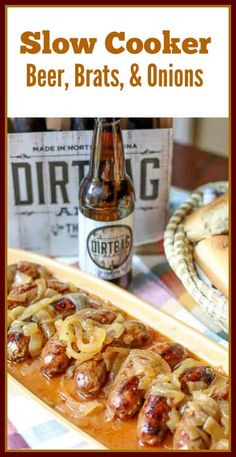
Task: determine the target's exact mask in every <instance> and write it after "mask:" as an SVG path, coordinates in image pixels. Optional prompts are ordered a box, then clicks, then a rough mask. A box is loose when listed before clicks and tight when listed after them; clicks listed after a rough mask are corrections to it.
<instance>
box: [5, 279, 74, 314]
mask: <svg viewBox="0 0 236 457" xmlns="http://www.w3.org/2000/svg"><path fill="white" fill-rule="evenodd" d="M45 287H46V289H52V290H54V291H55V293H58V294H66V293H69V292H76V291H78V288H75V287H74V286H73V288H72V289H73V290H71V287H72V286H71V285H70V284H68V283H66V282H62V281H58V280H56V279H45ZM38 291H39V286H38V284H37V281H34V282H32V283H30V284H25V285H23V286H19V287H16V288H15V289H12V290H11V291H10V293H9V295H8V297H7V302H8V309H13V308H15V307H16V306H28V305H30V304H32V303H34V302H35V301H36V300H38V298H37V297H38ZM41 298H43V297H41Z"/></svg>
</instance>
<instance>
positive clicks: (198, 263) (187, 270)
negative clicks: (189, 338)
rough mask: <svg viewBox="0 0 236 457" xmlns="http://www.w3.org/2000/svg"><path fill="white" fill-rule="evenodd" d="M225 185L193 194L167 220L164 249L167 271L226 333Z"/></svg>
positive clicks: (221, 183)
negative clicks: (168, 270)
mask: <svg viewBox="0 0 236 457" xmlns="http://www.w3.org/2000/svg"><path fill="white" fill-rule="evenodd" d="M228 213H229V203H228V183H227V182H225V181H221V182H216V183H210V184H207V185H205V186H202V187H200V188H198V189H197V190H196V191H195V192H193V193H192V194H191V195H190V197H189V198H188V199H187V201H186V202H185V203H183V204H182V205H181V206H180V207H179V208H178V209H177V210H176V211H175V212H174V214H173V216H172V217H171V218H170V220H169V222H168V225H167V228H166V231H165V234H164V248H165V253H166V257H167V259H168V261H169V263H170V266H171V268H172V269H173V270H174V272H175V273H176V275H177V276H178V277H179V279H180V280H181V282H182V283H183V285H184V287H185V289H186V290H187V291H188V293H189V294H190V295H191V296H192V297H193V299H194V300H195V302H197V303H198V305H199V306H200V308H201V310H203V311H204V313H205V314H207V316H209V317H210V322H211V321H212V322H213V323H214V324H216V325H217V327H219V328H220V329H222V330H224V331H225V332H228V315H229V306H228V294H229V217H228Z"/></svg>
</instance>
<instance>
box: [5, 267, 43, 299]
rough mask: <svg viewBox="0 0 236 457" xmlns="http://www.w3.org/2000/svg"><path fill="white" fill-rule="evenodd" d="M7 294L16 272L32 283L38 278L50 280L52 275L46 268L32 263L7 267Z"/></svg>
mask: <svg viewBox="0 0 236 457" xmlns="http://www.w3.org/2000/svg"><path fill="white" fill-rule="evenodd" d="M7 271H8V274H7V276H8V292H10V290H11V289H12V287H13V286H14V281H15V275H16V273H17V272H20V273H24V274H25V275H27V276H29V278H31V280H32V281H34V280H35V279H38V278H50V277H51V276H52V275H51V273H50V272H49V271H48V270H47V268H46V267H43V266H42V265H38V264H36V263H32V262H18V263H14V264H12V265H9V266H8V269H7Z"/></svg>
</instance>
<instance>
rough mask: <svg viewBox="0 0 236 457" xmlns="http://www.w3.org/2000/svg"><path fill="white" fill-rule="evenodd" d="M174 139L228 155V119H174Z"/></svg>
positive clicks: (218, 153)
mask: <svg viewBox="0 0 236 457" xmlns="http://www.w3.org/2000/svg"><path fill="white" fill-rule="evenodd" d="M174 141H175V142H176V143H180V144H191V145H193V146H196V147H197V148H199V149H203V150H205V151H208V152H212V153H214V154H217V155H220V156H227V155H228V147H229V145H228V119H225V118H201V119H199V118H196V119H191V118H190V119H186V118H177V119H174Z"/></svg>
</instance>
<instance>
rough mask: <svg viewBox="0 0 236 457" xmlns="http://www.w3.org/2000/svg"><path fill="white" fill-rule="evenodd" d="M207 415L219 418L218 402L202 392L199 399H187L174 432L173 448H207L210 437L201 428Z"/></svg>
mask: <svg viewBox="0 0 236 457" xmlns="http://www.w3.org/2000/svg"><path fill="white" fill-rule="evenodd" d="M209 417H212V418H213V419H215V420H216V421H218V420H219V418H220V407H219V404H218V403H217V402H216V401H215V400H213V398H211V397H209V396H208V395H205V394H202V395H201V399H200V400H193V401H189V402H188V403H187V405H186V407H185V409H184V413H183V416H182V418H181V420H180V422H179V423H178V425H177V427H176V430H175V433H174V438H173V447H174V449H178V450H195V449H209V447H210V437H209V435H208V434H207V433H205V431H204V430H203V429H202V427H203V425H204V424H205V422H206V420H207V419H208V418H209Z"/></svg>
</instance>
